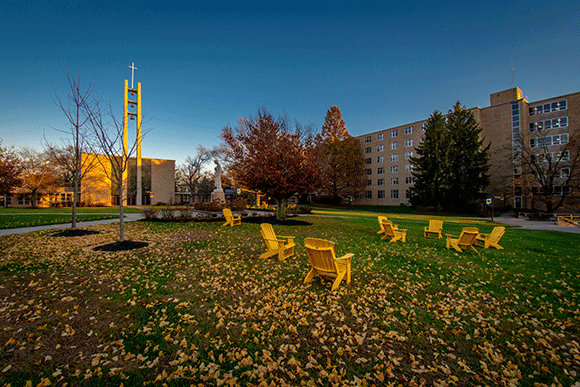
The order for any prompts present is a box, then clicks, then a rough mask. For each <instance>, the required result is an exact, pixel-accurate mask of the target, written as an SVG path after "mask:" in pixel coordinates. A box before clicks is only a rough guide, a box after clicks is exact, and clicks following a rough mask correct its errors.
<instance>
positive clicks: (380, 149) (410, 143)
mask: <svg viewBox="0 0 580 387" xmlns="http://www.w3.org/2000/svg"><path fill="white" fill-rule="evenodd" d="M412 146H413V139H412V138H410V139H408V140H405V148H409V147H412ZM395 149H399V143H398V142H397V141H395V142H392V143H391V150H395ZM384 150H385V148H384V146H383V145H382V144H381V145H377V152H384ZM372 152H373V149H372V148H371V147H370V146H368V147H366V148H365V154H370V153H372Z"/></svg>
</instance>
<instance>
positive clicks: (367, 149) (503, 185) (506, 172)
mask: <svg viewBox="0 0 580 387" xmlns="http://www.w3.org/2000/svg"><path fill="white" fill-rule="evenodd" d="M489 102H490V106H488V107H485V108H480V107H475V108H471V109H469V110H470V111H471V112H472V113H473V114H474V116H475V118H476V119H477V121H478V122H479V125H480V126H481V128H482V136H483V137H484V138H485V143H486V144H487V143H490V145H491V146H490V165H491V167H490V170H489V174H490V185H489V187H488V189H487V190H486V194H488V195H489V196H501V197H502V200H503V202H502V203H501V205H503V206H505V207H513V208H523V209H526V208H527V209H531V208H532V207H535V208H538V207H540V209H541V205H539V203H538V201H537V200H536V201H535V202H534V193H537V190H538V187H535V186H534V185H537V183H535V182H534V179H533V178H531V176H530V173H529V171H528V170H527V169H526V165H525V163H522V162H521V158H520V156H519V155H518V154H519V153H520V152H521V146H520V145H519V140H520V135H521V141H522V144H524V147H526V148H527V149H528V150H531V151H532V152H534V151H535V149H537V153H538V154H539V153H542V152H544V153H545V152H548V153H551V154H552V155H559V154H560V153H559V152H562V150H564V149H565V148H567V147H568V144H569V140H570V139H571V138H572V136H573V135H576V136H578V135H580V133H579V132H580V93H574V94H568V95H563V96H558V97H553V98H548V99H544V100H540V101H534V102H528V101H527V100H526V99H525V98H524V97H523V96H522V91H521V90H520V89H518V88H513V89H509V90H504V91H501V92H498V93H493V94H491V95H490V96H489ZM427 118H428V117H427ZM427 118H425V120H422V121H417V122H411V123H408V124H404V125H400V126H396V127H393V128H389V129H383V130H379V131H376V132H372V133H368V134H364V135H361V136H358V137H357V138H358V139H359V141H360V143H361V147H362V152H363V154H364V158H365V175H366V187H365V193H364V195H362V196H361V197H359V198H357V200H356V201H355V203H356V204H373V205H390V206H393V205H406V204H408V203H409V195H410V193H409V189H410V188H411V186H412V185H413V176H412V174H411V172H412V166H411V162H410V160H409V159H410V157H413V156H416V153H415V147H416V146H417V145H418V144H419V143H420V142H421V138H422V136H423V134H424V131H425V127H426V124H427ZM565 154H566V157H570V155H569V151H568V152H565ZM561 165H562V166H563V168H561V169H560V171H561V173H562V178H561V179H560V180H561V181H565V180H566V179H565V178H566V173H568V174H569V173H570V169H569V168H566V167H565V165H566V162H564V163H562V164H561ZM558 179H559V178H557V179H556V181H555V182H556V185H555V187H554V195H556V196H558V195H574V194H577V192H575V191H577V190H578V189H579V187H578V184H579V182H578V181H577V180H573V181H571V182H569V184H568V185H565V186H559V185H558V181H559V180H558ZM496 205H500V203H498V202H496ZM563 210H566V211H575V212H577V211H578V210H579V209H578V208H577V206H576V205H575V204H574V202H573V201H570V202H569V204H568V205H567V206H565V207H564V208H563Z"/></svg>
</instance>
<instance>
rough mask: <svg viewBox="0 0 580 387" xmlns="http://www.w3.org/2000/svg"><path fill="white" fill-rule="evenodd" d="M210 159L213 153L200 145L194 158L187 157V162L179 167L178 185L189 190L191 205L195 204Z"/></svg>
mask: <svg viewBox="0 0 580 387" xmlns="http://www.w3.org/2000/svg"><path fill="white" fill-rule="evenodd" d="M210 158H211V152H210V151H209V150H207V149H205V148H204V147H203V146H202V145H199V146H198V148H197V151H196V153H195V155H194V156H193V157H192V156H187V157H186V159H185V161H184V162H183V163H182V164H181V165H179V167H178V172H179V174H178V176H179V180H178V183H179V184H180V185H181V186H185V187H186V188H187V189H188V190H189V193H190V195H189V204H193V200H194V196H195V195H196V194H197V193H199V192H198V191H199V188H200V180H201V178H202V177H203V169H204V167H205V166H206V165H207V163H208V161H209V160H210Z"/></svg>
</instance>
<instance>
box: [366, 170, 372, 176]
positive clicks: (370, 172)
mask: <svg viewBox="0 0 580 387" xmlns="http://www.w3.org/2000/svg"><path fill="white" fill-rule="evenodd" d="M372 174H373V171H372V169H365V175H367V176H370V175H372Z"/></svg>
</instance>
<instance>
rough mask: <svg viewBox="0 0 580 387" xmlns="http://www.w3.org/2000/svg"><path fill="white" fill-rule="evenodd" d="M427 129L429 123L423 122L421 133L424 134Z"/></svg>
mask: <svg viewBox="0 0 580 387" xmlns="http://www.w3.org/2000/svg"><path fill="white" fill-rule="evenodd" d="M426 129H427V123H426V122H423V123H422V124H421V132H424V131H425V130H426Z"/></svg>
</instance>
